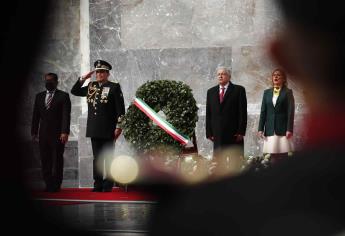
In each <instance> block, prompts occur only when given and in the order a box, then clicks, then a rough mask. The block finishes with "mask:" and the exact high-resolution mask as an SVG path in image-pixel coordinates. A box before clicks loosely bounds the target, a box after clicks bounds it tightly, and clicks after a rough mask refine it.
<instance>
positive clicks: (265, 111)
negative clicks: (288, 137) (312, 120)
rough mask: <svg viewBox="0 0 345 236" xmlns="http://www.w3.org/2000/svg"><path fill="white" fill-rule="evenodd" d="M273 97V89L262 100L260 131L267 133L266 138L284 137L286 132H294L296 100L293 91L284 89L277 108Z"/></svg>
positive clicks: (267, 91) (266, 91)
mask: <svg viewBox="0 0 345 236" xmlns="http://www.w3.org/2000/svg"><path fill="white" fill-rule="evenodd" d="M272 97H273V88H270V89H266V90H265V91H264V95H263V98H262V105H261V113H260V121H259V131H265V136H272V135H274V134H276V135H281V136H283V135H285V134H286V131H290V132H293V124H294V117H295V100H294V96H293V93H292V90H291V89H288V88H287V87H283V88H282V89H281V91H280V93H279V96H278V99H277V102H276V105H275V106H273V102H272Z"/></svg>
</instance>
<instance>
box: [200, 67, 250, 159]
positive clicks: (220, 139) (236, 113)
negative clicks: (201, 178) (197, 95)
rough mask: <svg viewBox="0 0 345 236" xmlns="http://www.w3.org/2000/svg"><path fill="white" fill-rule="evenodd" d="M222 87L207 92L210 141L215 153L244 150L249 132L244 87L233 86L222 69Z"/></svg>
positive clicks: (219, 73)
mask: <svg viewBox="0 0 345 236" xmlns="http://www.w3.org/2000/svg"><path fill="white" fill-rule="evenodd" d="M217 77H218V83H219V85H217V86H214V87H212V88H210V89H209V90H208V91H207V99H206V137H207V138H208V139H210V140H211V141H213V143H214V151H216V152H217V151H218V150H221V149H224V148H227V147H230V146H234V145H236V146H240V147H241V149H242V153H243V136H244V135H245V133H246V128H247V97H246V91H245V89H244V87H242V86H240V85H235V84H233V83H231V82H230V78H231V74H230V70H228V69H227V68H218V69H217Z"/></svg>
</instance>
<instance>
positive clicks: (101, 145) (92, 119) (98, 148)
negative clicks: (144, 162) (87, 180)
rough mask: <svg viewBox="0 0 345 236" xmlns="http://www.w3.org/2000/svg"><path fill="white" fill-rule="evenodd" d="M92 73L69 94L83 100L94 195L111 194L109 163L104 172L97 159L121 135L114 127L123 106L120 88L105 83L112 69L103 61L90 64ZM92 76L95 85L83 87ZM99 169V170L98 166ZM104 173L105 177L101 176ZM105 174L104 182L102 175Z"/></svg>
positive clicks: (78, 82) (111, 146)
mask: <svg viewBox="0 0 345 236" xmlns="http://www.w3.org/2000/svg"><path fill="white" fill-rule="evenodd" d="M94 67H95V70H92V71H90V72H88V73H87V74H86V75H84V76H81V77H80V78H78V81H77V82H76V83H75V85H74V86H73V88H72V90H71V93H72V94H73V95H76V96H82V97H85V96H86V98H87V103H88V116H87V128H86V137H90V138H91V143H92V151H93V157H94V159H93V178H94V188H93V190H92V191H94V192H111V191H112V188H113V185H114V181H113V178H112V177H111V175H110V164H111V163H110V160H108V159H106V160H105V161H106V163H105V170H104V171H101V170H99V168H97V166H98V162H100V161H101V160H100V158H101V157H100V155H101V153H102V151H103V150H105V149H106V148H110V149H112V148H114V140H116V139H117V138H118V137H119V135H120V134H121V132H122V130H121V129H120V128H119V127H118V124H119V122H120V121H121V117H122V116H123V115H124V113H125V104H124V100H123V94H122V91H121V87H120V85H119V84H118V83H113V82H110V81H109V80H108V78H109V75H110V74H109V71H110V70H111V69H112V66H111V65H110V64H109V63H108V62H106V61H103V60H97V61H96V62H95V63H94ZM95 72H96V81H93V82H89V83H88V85H87V86H85V87H83V84H84V82H85V80H87V79H88V78H90V77H91V75H92V74H94V73H95ZM100 166H103V165H102V164H101V165H100ZM104 172H105V173H104ZM104 174H105V179H103V175H104Z"/></svg>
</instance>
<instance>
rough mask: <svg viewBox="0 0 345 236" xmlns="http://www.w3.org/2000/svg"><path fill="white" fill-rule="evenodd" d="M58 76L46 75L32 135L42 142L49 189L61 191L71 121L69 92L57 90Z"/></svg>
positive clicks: (35, 109) (50, 190) (36, 101)
mask: <svg viewBox="0 0 345 236" xmlns="http://www.w3.org/2000/svg"><path fill="white" fill-rule="evenodd" d="M57 84H58V76H57V75H56V74H54V73H48V74H46V75H45V86H46V89H47V90H46V91H43V92H41V93H38V94H37V95H36V99H35V104H34V110H33V116H32V127H31V135H32V138H33V140H38V141H39V147H40V156H41V163H42V173H43V179H44V181H45V184H46V191H49V192H57V191H60V188H61V183H62V179H63V153H64V149H65V144H66V142H67V141H68V135H69V131H70V129H69V126H70V121H71V100H70V98H69V94H68V93H66V92H63V91H61V90H59V89H57Z"/></svg>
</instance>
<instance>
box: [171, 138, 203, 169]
mask: <svg viewBox="0 0 345 236" xmlns="http://www.w3.org/2000/svg"><path fill="white" fill-rule="evenodd" d="M191 141H192V143H193V146H192V147H183V148H182V152H181V154H180V155H179V157H178V160H177V164H176V165H177V166H176V171H178V172H179V171H180V170H181V160H182V159H184V158H185V157H187V156H189V155H191V154H196V155H198V145H197V143H196V136H195V132H194V133H193V136H192V138H191Z"/></svg>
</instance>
